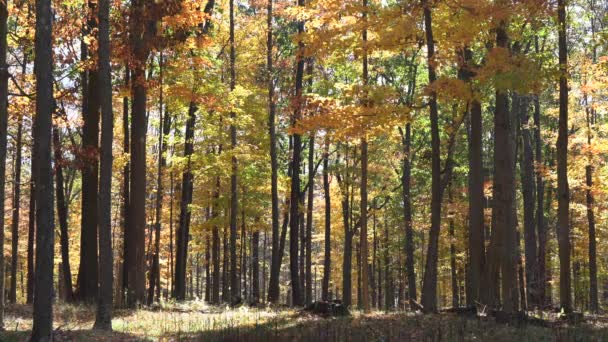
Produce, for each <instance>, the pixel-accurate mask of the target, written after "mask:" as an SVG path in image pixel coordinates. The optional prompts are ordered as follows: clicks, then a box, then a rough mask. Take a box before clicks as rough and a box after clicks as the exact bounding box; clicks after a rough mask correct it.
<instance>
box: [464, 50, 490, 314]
mask: <svg viewBox="0 0 608 342" xmlns="http://www.w3.org/2000/svg"><path fill="white" fill-rule="evenodd" d="M464 54H465V56H464V59H465V65H464V66H465V75H466V76H465V80H467V81H468V80H470V76H471V74H470V68H471V67H472V65H471V63H472V57H473V56H472V51H471V50H470V49H468V48H467V49H465V50H464ZM482 134H483V119H482V114H481V103H479V101H478V100H476V99H474V100H472V101H471V103H470V134H469V146H468V154H469V175H468V177H469V233H468V234H469V280H470V281H469V284H467V286H468V288H469V289H470V294H471V296H467V305H469V306H472V305H474V304H475V301H478V302H481V303H485V302H487V299H486V298H484V297H485V296H482V294H483V291H482V287H483V282H484V280H485V279H484V276H483V275H484V270H485V266H486V265H485V264H486V261H485V259H486V255H485V254H486V253H485V237H484V232H485V222H484V200H485V195H484V193H483V183H484V174H483V142H482Z"/></svg>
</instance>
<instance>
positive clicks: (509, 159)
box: [492, 21, 519, 314]
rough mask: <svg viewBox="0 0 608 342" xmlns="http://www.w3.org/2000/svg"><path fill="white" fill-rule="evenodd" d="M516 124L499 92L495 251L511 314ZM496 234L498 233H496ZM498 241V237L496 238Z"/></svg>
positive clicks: (502, 45)
mask: <svg viewBox="0 0 608 342" xmlns="http://www.w3.org/2000/svg"><path fill="white" fill-rule="evenodd" d="M496 45H497V49H502V51H503V52H504V53H508V51H507V49H508V46H507V45H508V36H507V32H506V22H504V21H501V22H500V23H499V25H498V28H497V30H496ZM513 133H514V124H513V119H512V117H511V114H510V111H509V99H508V94H507V91H506V90H505V89H500V88H498V89H497V90H496V110H495V113H494V184H493V191H494V194H493V198H494V207H493V208H492V211H493V220H494V221H495V226H494V229H493V233H492V234H493V235H494V234H496V236H495V238H496V241H498V244H496V245H494V246H493V248H495V249H496V252H497V253H499V255H500V258H499V260H500V271H501V277H500V279H501V285H502V290H503V291H502V304H503V310H504V311H505V312H506V313H508V314H513V313H515V312H516V311H518V305H519V293H518V287H517V259H518V253H517V248H516V247H517V238H516V237H517V228H516V222H515V221H514V220H513V219H514V218H515V217H514V215H513V210H514V201H515V199H514V197H513V196H514V191H513V189H514V187H515V175H514V171H515V170H514V165H515V159H514V152H515V136H514V134H513ZM494 231H495V232H494ZM493 238H494V236H493Z"/></svg>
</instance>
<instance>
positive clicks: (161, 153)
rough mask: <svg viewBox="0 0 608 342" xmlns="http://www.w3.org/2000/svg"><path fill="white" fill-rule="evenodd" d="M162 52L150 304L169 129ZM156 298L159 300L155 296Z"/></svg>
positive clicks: (157, 271)
mask: <svg viewBox="0 0 608 342" xmlns="http://www.w3.org/2000/svg"><path fill="white" fill-rule="evenodd" d="M163 62H164V61H163V53H162V51H161V52H160V56H159V69H160V74H159V82H160V93H159V108H158V111H159V113H160V116H161V120H160V122H162V124H159V126H160V127H159V131H158V167H157V171H156V212H155V214H156V217H155V223H154V228H155V233H154V256H153V259H152V270H151V272H150V280H149V287H148V305H151V304H152V302H153V301H154V290H155V287H158V290H160V233H161V227H160V226H161V217H162V207H163V204H162V203H163V194H164V190H163V173H164V172H163V171H164V169H165V167H166V166H167V157H166V153H167V141H168V138H169V130H170V129H171V116H170V115H169V112H168V110H165V113H164V116H163ZM157 281H158V284H157ZM157 300H160V298H159V296H157Z"/></svg>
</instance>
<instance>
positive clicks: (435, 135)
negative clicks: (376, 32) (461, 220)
mask: <svg viewBox="0 0 608 342" xmlns="http://www.w3.org/2000/svg"><path fill="white" fill-rule="evenodd" d="M422 3H423V6H424V24H425V25H424V26H425V31H426V45H427V64H428V74H429V84H433V82H435V80H436V79H437V75H436V72H435V64H434V63H435V61H434V56H435V41H434V38H433V28H432V17H431V8H430V7H429V4H428V2H427V0H423V1H422ZM429 108H430V120H431V147H432V156H431V158H432V160H431V168H432V179H431V183H432V184H431V188H432V189H431V190H432V191H431V230H430V232H429V244H428V250H427V259H426V265H425V269H424V281H423V285H422V306H423V310H424V312H426V313H431V312H436V311H437V259H438V248H439V231H440V229H441V197H442V196H441V195H442V194H441V192H442V191H441V151H440V141H439V119H438V111H437V93H436V92H435V91H432V92H431V95H430V99H429Z"/></svg>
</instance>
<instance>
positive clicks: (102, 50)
mask: <svg viewBox="0 0 608 342" xmlns="http://www.w3.org/2000/svg"><path fill="white" fill-rule="evenodd" d="M98 11H99V12H98V14H97V16H98V20H99V35H98V36H99V46H98V51H97V52H98V58H99V70H98V72H99V90H100V93H99V99H100V101H99V102H100V106H101V116H102V125H101V147H102V152H101V160H100V163H101V172H100V175H99V294H98V295H97V315H96V317H95V325H94V328H96V329H100V330H112V285H113V283H114V274H113V267H114V264H113V257H112V194H111V190H112V163H113V156H112V143H113V140H114V113H113V111H112V73H111V66H110V56H111V51H110V1H109V0H101V1H99V9H98Z"/></svg>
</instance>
